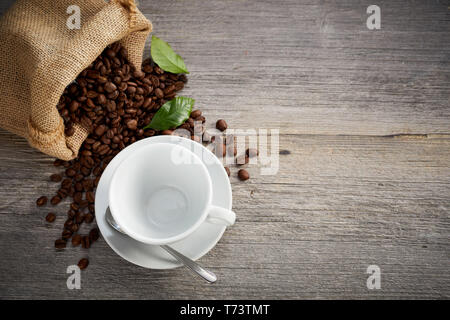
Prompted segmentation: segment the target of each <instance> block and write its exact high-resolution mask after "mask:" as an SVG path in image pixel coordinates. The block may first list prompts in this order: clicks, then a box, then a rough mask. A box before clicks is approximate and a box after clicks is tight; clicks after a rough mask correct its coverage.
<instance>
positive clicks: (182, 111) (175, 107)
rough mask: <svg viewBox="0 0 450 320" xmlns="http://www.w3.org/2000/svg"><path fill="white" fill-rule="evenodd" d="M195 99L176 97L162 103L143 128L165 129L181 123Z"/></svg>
mask: <svg viewBox="0 0 450 320" xmlns="http://www.w3.org/2000/svg"><path fill="white" fill-rule="evenodd" d="M194 102H195V100H194V99H192V98H187V97H176V98H173V99H172V100H170V101H167V102H166V103H164V104H163V105H162V106H161V108H159V110H158V111H157V112H156V113H155V115H154V116H153V119H152V122H150V124H148V125H147V126H146V127H144V130H145V129H155V130H167V129H173V128H176V127H178V126H179V125H181V124H183V123H184V122H185V121H186V120H187V119H188V118H189V116H190V115H191V111H192V107H193V106H194Z"/></svg>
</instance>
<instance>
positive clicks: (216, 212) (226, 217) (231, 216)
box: [206, 205, 236, 227]
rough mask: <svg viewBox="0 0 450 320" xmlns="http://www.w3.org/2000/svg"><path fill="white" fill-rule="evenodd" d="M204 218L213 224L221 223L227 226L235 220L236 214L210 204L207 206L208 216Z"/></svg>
mask: <svg viewBox="0 0 450 320" xmlns="http://www.w3.org/2000/svg"><path fill="white" fill-rule="evenodd" d="M206 220H207V221H208V222H211V223H214V224H223V225H225V226H227V227H228V226H231V225H233V224H234V221H236V214H235V213H234V212H233V211H231V210H228V209H225V208H221V207H217V206H212V205H211V206H209V208H208V217H207V218H206Z"/></svg>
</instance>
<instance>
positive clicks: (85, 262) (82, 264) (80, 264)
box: [78, 258, 89, 270]
mask: <svg viewBox="0 0 450 320" xmlns="http://www.w3.org/2000/svg"><path fill="white" fill-rule="evenodd" d="M88 265H89V260H88V259H86V258H83V259H81V260H80V261H78V268H80V270H84V269H86V268H87V266H88Z"/></svg>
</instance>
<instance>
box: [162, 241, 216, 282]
mask: <svg viewBox="0 0 450 320" xmlns="http://www.w3.org/2000/svg"><path fill="white" fill-rule="evenodd" d="M161 248H163V249H164V250H166V251H167V252H168V253H170V254H171V255H172V256H173V257H174V258H176V259H177V260H178V261H180V262H181V263H182V264H184V265H185V266H186V267H188V268H189V269H191V270H192V271H193V272H195V273H196V274H198V275H199V276H200V277H202V278H203V279H205V280H206V281H208V282H210V283H214V282H216V280H217V277H216V275H215V274H214V273H212V272H211V271H208V270H206V269H204V268H202V267H201V266H200V265H199V264H197V263H196V262H194V261H192V260H191V259H189V258H188V257H186V256H184V255H182V254H181V253H179V252H178V251H176V250H174V249H172V248H171V247H169V246H168V245H162V246H161Z"/></svg>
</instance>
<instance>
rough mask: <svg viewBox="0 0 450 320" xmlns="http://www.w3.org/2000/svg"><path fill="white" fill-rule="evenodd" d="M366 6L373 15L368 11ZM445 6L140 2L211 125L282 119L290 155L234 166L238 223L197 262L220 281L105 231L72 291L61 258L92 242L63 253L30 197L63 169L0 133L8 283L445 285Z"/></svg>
mask: <svg viewBox="0 0 450 320" xmlns="http://www.w3.org/2000/svg"><path fill="white" fill-rule="evenodd" d="M11 2H12V0H9V1H2V3H1V5H0V6H1V12H3V11H4V10H6V8H7V7H8V6H9V5H10V4H11ZM75 2H76V1H75ZM371 4H377V5H378V6H379V7H380V8H381V29H380V30H369V29H368V28H367V26H366V19H367V18H368V17H369V14H367V13H366V10H367V7H368V6H369V5H371ZM449 6H450V4H449V3H448V1H443V0H441V1H437V0H435V1H425V0H423V1H422V0H421V1H381V0H378V1H366V0H363V1H356V0H353V1H326V0H324V1H319V0H308V1H300V0H290V1H277V0H271V1H250V0H232V1H231V0H230V1H216V0H204V1H176V0H170V1H146V0H142V1H141V5H140V8H141V10H142V11H143V12H144V13H146V15H148V18H150V19H151V20H152V22H153V24H154V34H155V35H158V36H159V37H161V38H162V39H164V40H166V41H168V42H169V43H170V44H171V45H172V46H173V47H174V48H175V49H176V51H177V52H178V53H179V54H181V55H182V56H183V57H184V59H185V61H186V64H187V66H188V68H189V70H190V71H191V74H190V75H189V84H188V86H187V88H186V89H185V90H184V92H183V95H188V96H191V97H194V98H195V99H196V101H197V107H199V108H200V109H202V110H204V114H205V115H206V117H207V119H209V125H210V126H212V125H213V122H214V121H215V120H216V119H218V118H224V119H227V121H228V123H229V126H230V127H232V128H241V129H247V128H254V129H258V128H266V129H279V130H280V149H281V150H289V151H290V154H282V155H280V166H279V171H278V174H277V175H265V176H263V175H261V174H260V171H259V167H250V168H249V171H250V173H251V175H252V178H251V179H250V180H249V181H247V182H245V183H242V182H239V181H238V180H237V178H236V176H235V175H236V170H235V169H233V170H232V172H233V176H232V178H231V181H232V186H233V198H234V203H233V207H234V210H235V211H236V212H237V214H238V219H237V223H236V225H235V226H233V227H232V228H229V230H227V231H226V233H225V235H224V237H223V238H222V239H221V241H220V242H219V244H218V245H217V246H216V247H215V248H214V249H213V250H212V251H211V252H210V253H209V254H207V255H206V256H205V257H203V258H202V259H201V262H202V263H203V264H204V265H205V266H207V267H209V268H211V269H212V270H214V271H215V272H216V273H217V275H218V276H219V278H220V280H219V281H218V282H217V283H216V284H214V285H208V284H205V283H204V282H203V281H200V280H198V279H196V278H195V277H193V276H192V275H191V274H190V273H189V272H187V271H186V270H184V269H176V270H170V271H154V270H146V269H143V268H140V267H137V266H135V265H132V264H130V263H128V262H126V261H124V260H122V259H121V258H120V257H119V256H117V255H116V254H115V253H114V252H113V251H112V250H111V249H110V248H109V247H108V245H107V244H106V243H105V241H104V240H100V241H99V242H98V243H96V244H95V245H94V246H93V247H92V248H91V249H90V250H89V252H88V256H89V258H90V261H91V264H90V266H89V267H88V269H86V270H85V271H83V272H82V283H81V284H82V288H81V290H68V289H67V287H66V279H67V276H68V275H67V274H66V268H67V266H68V265H71V264H76V262H77V261H78V260H79V258H81V257H83V256H85V255H86V251H84V250H83V249H81V248H67V249H66V250H64V251H62V252H56V251H55V249H54V247H53V242H54V239H56V238H57V237H58V235H59V233H60V231H61V224H62V221H63V220H62V219H63V218H62V216H63V215H64V214H65V212H66V210H67V209H66V206H65V205H59V207H58V209H57V212H60V213H61V217H60V218H58V220H57V222H56V224H55V225H48V224H46V223H45V221H44V216H45V214H46V212H47V211H48V210H45V209H38V208H36V206H35V200H36V198H37V197H38V196H40V195H42V194H49V195H50V194H51V192H53V191H54V189H55V188H56V186H55V185H54V184H53V183H50V182H48V176H49V175H50V174H51V173H54V172H56V171H57V170H56V169H55V168H54V167H52V165H51V163H52V159H50V158H49V157H47V156H45V155H43V154H40V153H39V152H37V151H35V150H33V149H31V148H30V147H28V146H27V143H26V141H25V140H24V139H22V138H18V137H16V136H14V135H12V134H10V133H7V132H6V131H0V258H1V263H0V298H41V299H47V298H64V299H65V298H100V299H105V298H145V299H155V298H156V299H158V298H159V299H161V298H162V299H173V298H181V299H190V298H198V299H204V298H210V299H220V298H239V299H246V298H252V299H259V298H261V299H272V298H274V299H279V298H280V299H299V298H327V299H328V298H357V299H359V298H382V299H384V298H449V297H450V259H449V258H450V243H449V240H450V218H449V211H450V102H449V96H450V42H449V35H450V7H449ZM30 32H32V30H30ZM146 50H147V53H149V48H147V49H146ZM369 265H377V266H378V267H379V268H380V270H381V288H380V289H379V290H377V289H374V290H369V289H368V288H367V286H366V280H367V277H368V276H369V275H368V274H367V273H366V270H367V267H368V266H369Z"/></svg>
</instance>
